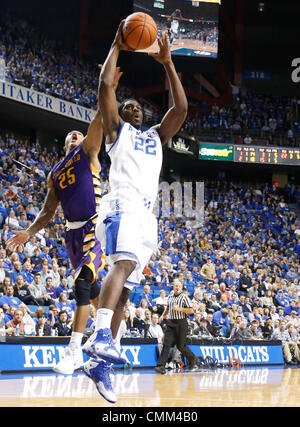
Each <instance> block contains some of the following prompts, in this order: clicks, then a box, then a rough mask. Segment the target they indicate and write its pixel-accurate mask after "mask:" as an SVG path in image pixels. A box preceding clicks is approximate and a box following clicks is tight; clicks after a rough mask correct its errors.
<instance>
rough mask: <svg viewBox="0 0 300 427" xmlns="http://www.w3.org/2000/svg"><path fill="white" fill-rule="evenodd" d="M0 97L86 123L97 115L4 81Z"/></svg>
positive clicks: (0, 83)
mask: <svg viewBox="0 0 300 427" xmlns="http://www.w3.org/2000/svg"><path fill="white" fill-rule="evenodd" d="M0 96H2V97H4V98H7V99H11V100H13V101H17V102H22V103H23V104H27V105H30V106H32V107H37V108H41V109H43V110H46V111H49V112H50V113H56V114H61V115H63V116H65V117H69V118H70V119H74V120H79V121H81V122H85V123H91V121H92V119H93V117H94V115H95V114H96V111H95V110H92V109H90V108H86V107H83V106H81V105H77V104H73V103H72V102H68V101H65V100H63V99H59V98H55V97H53V96H50V95H48V94H46V93H42V92H37V91H36V90H33V89H28V88H26V87H23V86H19V85H16V84H15V83H10V82H7V81H3V80H0Z"/></svg>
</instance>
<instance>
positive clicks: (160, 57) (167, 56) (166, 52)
mask: <svg viewBox="0 0 300 427" xmlns="http://www.w3.org/2000/svg"><path fill="white" fill-rule="evenodd" d="M167 34H168V31H164V32H163V33H162V35H161V37H160V38H159V39H157V42H158V46H159V51H158V52H155V53H151V52H149V53H148V55H150V56H152V57H153V58H154V59H155V60H156V61H158V62H160V63H161V64H163V65H164V64H166V63H168V62H170V61H171V51H170V45H169V40H168V35H167Z"/></svg>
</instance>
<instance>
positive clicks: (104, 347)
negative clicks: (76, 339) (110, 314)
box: [82, 328, 127, 365]
mask: <svg viewBox="0 0 300 427" xmlns="http://www.w3.org/2000/svg"><path fill="white" fill-rule="evenodd" d="M82 350H83V351H84V353H86V354H87V355H88V356H89V357H92V358H94V359H103V360H106V362H108V363H113V364H116V365H125V363H127V359H125V358H124V357H122V356H121V354H120V353H119V351H118V350H117V348H116V347H115V345H114V342H113V339H112V336H111V330H110V329H108V328H106V329H99V330H98V331H95V332H94V333H93V334H92V335H91V336H90V337H89V339H88V340H87V341H86V343H85V344H84V345H83V347H82Z"/></svg>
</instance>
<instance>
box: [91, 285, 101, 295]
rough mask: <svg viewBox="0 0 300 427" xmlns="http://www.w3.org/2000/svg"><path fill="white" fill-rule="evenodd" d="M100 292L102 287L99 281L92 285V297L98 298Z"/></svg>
mask: <svg viewBox="0 0 300 427" xmlns="http://www.w3.org/2000/svg"><path fill="white" fill-rule="evenodd" d="M99 294H100V287H99V285H98V284H97V282H94V283H93V284H92V285H91V291H90V299H94V298H96V297H97V296H98V295H99Z"/></svg>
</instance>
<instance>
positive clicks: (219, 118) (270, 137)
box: [184, 89, 300, 147]
mask: <svg viewBox="0 0 300 427" xmlns="http://www.w3.org/2000/svg"><path fill="white" fill-rule="evenodd" d="M299 113H300V99H299V98H297V97H296V96H276V95H272V96H268V95H264V94H255V93H251V92H248V91H247V90H246V89H242V90H241V91H240V92H239V94H238V95H235V96H233V101H232V103H231V104H229V105H227V106H224V107H221V108H220V107H218V105H217V104H214V105H213V106H212V108H211V111H207V108H206V104H205V103H203V108H202V109H201V112H200V113H199V114H197V115H196V116H195V117H193V118H188V119H187V120H186V122H185V124H184V130H185V131H186V132H188V133H189V134H192V135H195V136H198V137H200V138H202V139H203V136H204V135H205V136H207V137H208V138H209V137H211V138H214V139H213V141H212V142H220V143H224V142H225V143H231V144H232V143H235V144H245V145H251V144H252V145H266V146H268V145H269V146H291V147H300V115H299Z"/></svg>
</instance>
